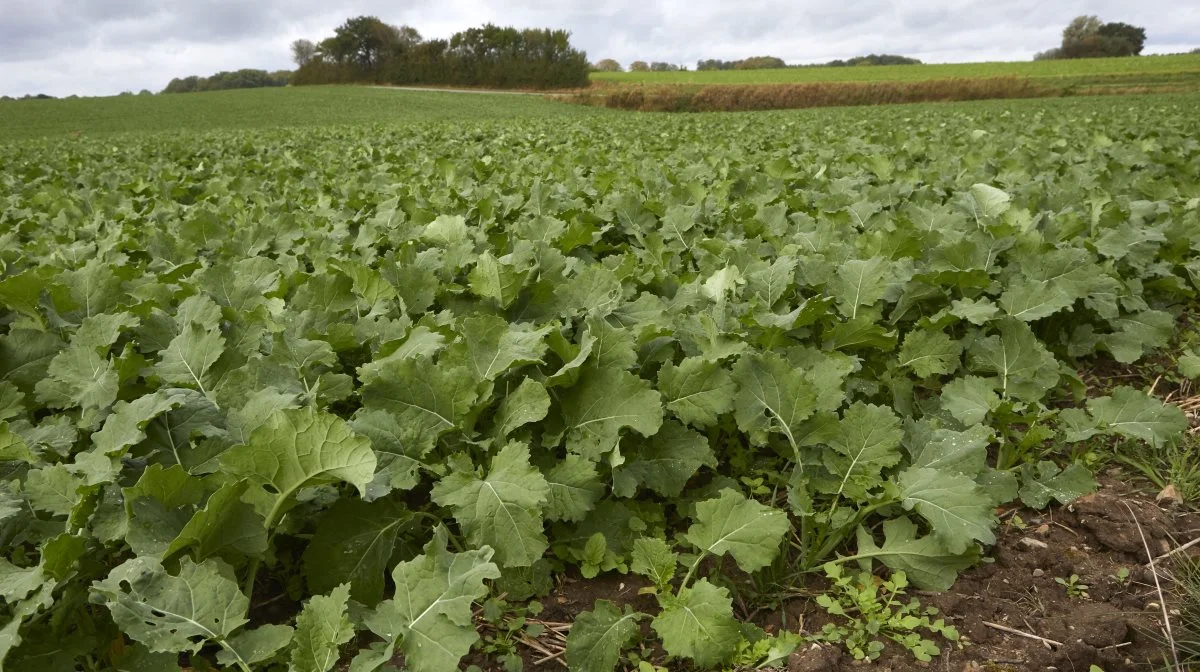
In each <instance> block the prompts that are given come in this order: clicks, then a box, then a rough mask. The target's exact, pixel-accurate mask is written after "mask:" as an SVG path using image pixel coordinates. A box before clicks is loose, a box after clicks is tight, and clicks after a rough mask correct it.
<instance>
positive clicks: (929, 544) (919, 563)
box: [853, 518, 979, 590]
mask: <svg viewBox="0 0 1200 672" xmlns="http://www.w3.org/2000/svg"><path fill="white" fill-rule="evenodd" d="M883 537H884V542H883V545H882V546H879V545H876V543H875V539H874V537H872V536H871V532H870V531H869V530H868V529H867V528H865V527H860V528H858V552H857V553H856V554H855V555H854V556H853V557H854V558H856V559H858V561H859V563H860V564H861V565H862V566H863V569H864V570H866V571H869V570H870V569H871V560H872V559H878V560H879V561H880V562H882V563H883V564H885V565H887V567H888V568H889V569H891V570H892V571H893V572H904V574H905V575H906V576H907V577H908V579H909V580H910V581H912V582H913V585H915V586H917V587H918V588H923V589H925V590H949V589H950V586H952V585H954V581H955V579H957V578H958V573H959V572H960V571H962V570H964V569H966V568H967V567H970V566H971V565H974V564H975V563H976V562H977V561H978V560H979V551H978V547H971V548H968V549H967V552H966V553H951V552H950V551H949V550H947V549H946V547H945V545H943V544H942V542H941V541H940V540H939V539H938V538H937V537H936V536H935V535H932V534H930V535H926V536H924V537H918V536H917V525H916V523H914V522H912V521H911V520H909V519H908V518H892V519H890V520H885V521H884V522H883Z"/></svg>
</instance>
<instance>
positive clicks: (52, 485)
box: [24, 464, 84, 516]
mask: <svg viewBox="0 0 1200 672" xmlns="http://www.w3.org/2000/svg"><path fill="white" fill-rule="evenodd" d="M83 487H84V483H83V480H82V479H80V478H79V477H77V476H75V475H73V474H71V472H70V471H69V470H68V469H67V468H66V467H65V466H63V465H61V464H55V465H51V466H48V467H43V468H41V469H33V470H30V472H29V475H28V476H27V477H26V480H25V488H24V489H25V494H26V496H27V497H28V498H29V503H30V504H32V505H33V507H34V508H36V509H38V510H40V511H46V512H47V513H51V514H54V515H56V516H69V515H71V512H72V511H73V510H74V509H75V506H76V505H78V504H79V502H80V501H81V500H82V499H83V496H82V495H81V494H80V490H81V489H82V488H83Z"/></svg>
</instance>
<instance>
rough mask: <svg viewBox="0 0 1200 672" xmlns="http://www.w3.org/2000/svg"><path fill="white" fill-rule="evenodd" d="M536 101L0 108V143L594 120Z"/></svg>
mask: <svg viewBox="0 0 1200 672" xmlns="http://www.w3.org/2000/svg"><path fill="white" fill-rule="evenodd" d="M594 113H595V111H594V110H588V109H585V108H582V107H580V106H575V105H564V104H562V103H559V102H555V101H552V100H548V99H545V98H542V97H540V96H518V95H508V96H484V95H474V94H459V93H433V92H428V93H426V92H419V91H389V90H386V89H374V88H367V87H338V86H311V87H298V88H294V87H288V88H279V89H248V90H241V91H214V92H209V93H183V94H169V95H157V96H113V97H107V98H78V99H73V100H69V99H61V100H19V101H3V102H0V120H3V123H2V124H0V142H4V141H8V140H20V139H25V138H39V137H53V136H65V135H68V134H76V133H78V134H82V135H89V136H90V135H107V134H113V133H127V132H161V131H206V130H218V129H257V128H277V127H287V126H324V125H338V124H364V123H394V122H421V121H453V120H485V119H515V118H523V119H529V118H540V117H547V116H558V115H579V114H594Z"/></svg>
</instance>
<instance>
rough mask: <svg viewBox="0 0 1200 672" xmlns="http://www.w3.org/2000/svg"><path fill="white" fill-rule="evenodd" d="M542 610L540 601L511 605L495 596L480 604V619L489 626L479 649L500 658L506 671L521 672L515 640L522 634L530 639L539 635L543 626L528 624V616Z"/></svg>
mask: <svg viewBox="0 0 1200 672" xmlns="http://www.w3.org/2000/svg"><path fill="white" fill-rule="evenodd" d="M540 613H542V603H541V602H537V601H532V602H529V603H528V604H511V603H509V602H507V601H506V600H505V599H504V596H503V595H501V596H499V597H494V598H491V599H489V600H487V601H486V602H484V603H483V612H482V614H483V619H484V620H485V621H486V622H487V623H488V625H489V626H491V628H489V629H488V632H487V633H486V634H485V635H484V636H483V644H482V646H481V648H480V650H481V651H482V652H483V653H485V654H488V655H489V656H490V657H492V658H494V659H495V660H498V661H500V664H501V665H502V666H503V668H504V670H505V672H521V670H522V661H521V655H520V652H519V651H518V649H517V643H518V642H519V641H520V640H521V635H522V634H524V635H526V636H528V637H529V638H530V639H537V638H538V637H540V636H541V634H542V630H543V627H544V626H543V625H542V624H541V623H530V622H529V617H531V616H533V617H536V616H537V615H538V614H540Z"/></svg>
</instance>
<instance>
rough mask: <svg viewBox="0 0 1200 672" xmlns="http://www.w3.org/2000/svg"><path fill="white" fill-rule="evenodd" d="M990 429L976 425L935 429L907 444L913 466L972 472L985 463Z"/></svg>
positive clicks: (983, 466) (962, 472) (952, 471)
mask: <svg viewBox="0 0 1200 672" xmlns="http://www.w3.org/2000/svg"><path fill="white" fill-rule="evenodd" d="M991 441H992V430H991V428H990V427H986V426H984V425H975V426H973V427H970V428H968V429H966V430H964V431H961V432H956V431H953V430H949V429H936V430H934V431H933V432H932V433H931V434H929V435H928V436H927V437H924V440H921V441H919V442H914V443H913V444H911V445H910V446H909V453H910V454H911V455H912V466H913V467H915V468H925V469H934V470H937V471H940V472H942V473H945V474H966V475H967V476H975V475H977V474H979V473H980V472H982V471H983V470H984V468H985V467H986V466H987V448H988V444H989V443H991Z"/></svg>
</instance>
